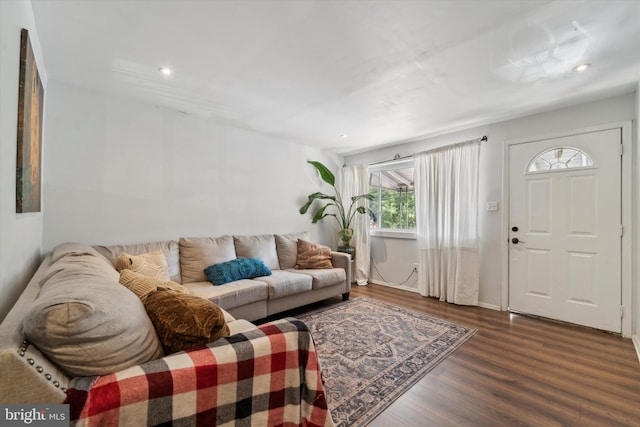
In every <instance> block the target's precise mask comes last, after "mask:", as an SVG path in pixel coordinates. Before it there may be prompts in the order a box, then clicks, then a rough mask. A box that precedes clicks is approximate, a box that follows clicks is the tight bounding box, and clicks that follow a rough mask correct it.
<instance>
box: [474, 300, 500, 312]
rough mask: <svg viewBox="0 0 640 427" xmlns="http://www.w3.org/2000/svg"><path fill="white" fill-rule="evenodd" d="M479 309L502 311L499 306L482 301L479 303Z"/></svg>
mask: <svg viewBox="0 0 640 427" xmlns="http://www.w3.org/2000/svg"><path fill="white" fill-rule="evenodd" d="M478 307H482V308H488V309H489V310H496V311H501V310H500V306H499V305H495V304H489V303H488V302H482V301H480V302H479V303H478Z"/></svg>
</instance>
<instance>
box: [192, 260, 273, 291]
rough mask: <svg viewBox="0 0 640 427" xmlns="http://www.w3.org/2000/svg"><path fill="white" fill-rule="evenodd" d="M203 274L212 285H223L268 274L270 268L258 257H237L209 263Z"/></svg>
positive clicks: (269, 273)
mask: <svg viewBox="0 0 640 427" xmlns="http://www.w3.org/2000/svg"><path fill="white" fill-rule="evenodd" d="M204 274H205V275H206V276H207V278H208V279H209V281H210V282H211V283H213V284H214V285H224V284H225V283H230V282H234V281H236V280H240V279H253V278H254V277H261V276H270V275H271V270H269V268H268V267H267V266H266V265H264V263H263V262H262V261H261V260H259V259H258V258H237V259H232V260H231V261H227V262H221V263H220V264H214V265H210V266H209V267H207V268H205V269H204Z"/></svg>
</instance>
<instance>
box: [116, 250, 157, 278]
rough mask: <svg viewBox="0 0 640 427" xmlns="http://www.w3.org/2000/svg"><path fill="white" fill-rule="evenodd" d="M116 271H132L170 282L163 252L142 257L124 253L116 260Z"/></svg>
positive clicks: (155, 252) (142, 255) (150, 253)
mask: <svg viewBox="0 0 640 427" xmlns="http://www.w3.org/2000/svg"><path fill="white" fill-rule="evenodd" d="M116 270H118V271H120V272H121V271H122V270H131V271H133V272H135V273H140V274H142V275H144V276H148V277H152V278H154V279H160V280H164V281H167V280H169V273H168V271H169V267H168V266H167V260H166V259H165V258H164V254H163V253H162V251H154V252H149V253H147V254H140V255H131V254H128V253H126V252H123V253H121V254H120V255H118V259H116Z"/></svg>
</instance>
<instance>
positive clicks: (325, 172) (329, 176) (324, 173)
mask: <svg viewBox="0 0 640 427" xmlns="http://www.w3.org/2000/svg"><path fill="white" fill-rule="evenodd" d="M307 163H310V164H312V165H313V166H314V167H315V168H316V169H317V170H318V172H319V173H320V178H322V180H323V181H324V182H326V183H327V184H329V185H331V186H335V185H336V177H335V175H334V174H333V172H331V171H330V170H329V169H328V168H327V167H326V166H325V165H323V164H322V163H320V162H317V161H314V160H307Z"/></svg>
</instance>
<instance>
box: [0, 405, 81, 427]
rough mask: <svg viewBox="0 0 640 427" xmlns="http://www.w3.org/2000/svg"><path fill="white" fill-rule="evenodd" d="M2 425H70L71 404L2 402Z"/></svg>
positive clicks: (65, 426)
mask: <svg viewBox="0 0 640 427" xmlns="http://www.w3.org/2000/svg"><path fill="white" fill-rule="evenodd" d="M0 421H1V422H0V425H2V426H27V425H28V426H47V427H58V426H59V427H63V426H64V427H68V426H69V405H63V404H51V405H29V404H24V405H5V404H0Z"/></svg>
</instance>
